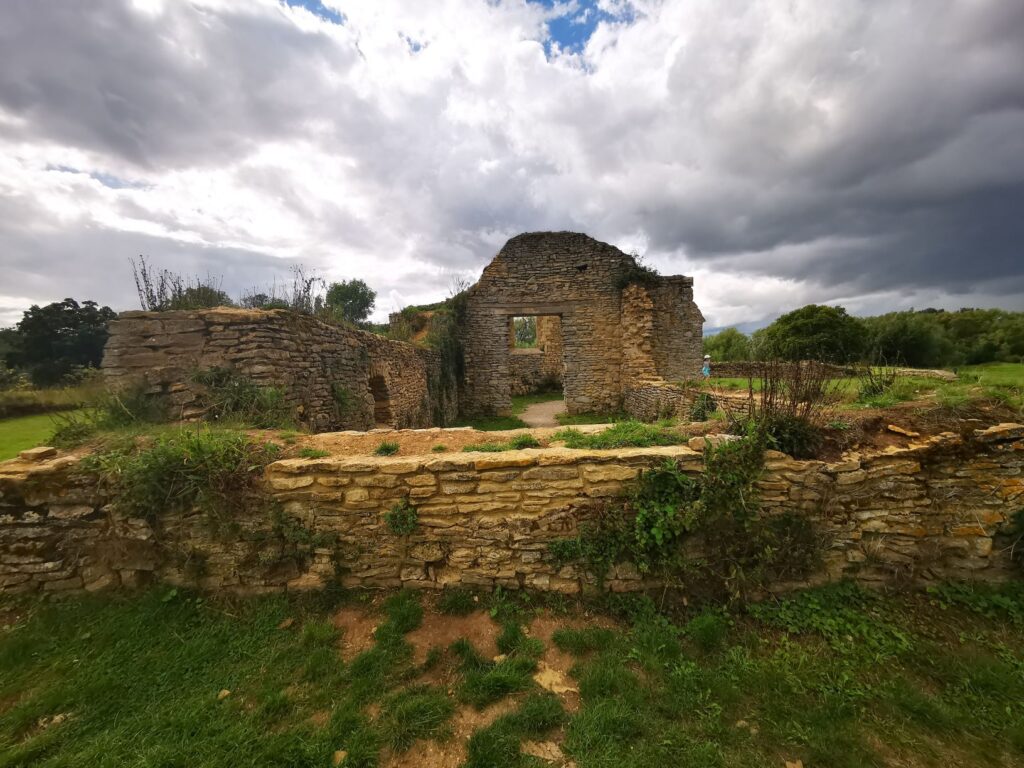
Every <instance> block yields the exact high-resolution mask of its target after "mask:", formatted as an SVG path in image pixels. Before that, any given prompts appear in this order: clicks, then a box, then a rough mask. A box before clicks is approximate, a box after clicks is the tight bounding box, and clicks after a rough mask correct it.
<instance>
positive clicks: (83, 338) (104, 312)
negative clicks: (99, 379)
mask: <svg viewBox="0 0 1024 768" xmlns="http://www.w3.org/2000/svg"><path fill="white" fill-rule="evenodd" d="M115 317H117V314H116V313H115V312H114V310H112V309H111V308H110V307H100V306H99V305H97V304H96V302H95V301H83V302H82V303H81V304H79V303H78V302H77V301H75V300H74V299H64V301H57V302H54V303H52V304H47V305H46V306H45V307H40V306H38V305H35V304H34V305H32V307H30V308H29V309H28V310H27V311H26V312H25V314H24V316H23V317H22V318H21V322H19V323H18V325H17V328H16V331H17V337H16V340H15V345H14V346H15V349H14V350H12V351H11V352H10V353H8V355H7V363H8V365H11V366H13V367H17V368H23V369H24V370H25V371H26V372H27V373H28V375H29V378H30V379H31V380H32V383H33V384H35V385H36V386H52V385H54V384H58V383H60V381H61V379H63V378H64V377H65V376H67V375H68V374H69V373H71V372H72V371H74V370H75V369H76V368H80V367H81V368H87V367H98V366H99V364H100V362H102V360H103V345H104V344H106V343H107V336H108V333H107V323H109V322H110V321H111V320H113V319H114V318H115Z"/></svg>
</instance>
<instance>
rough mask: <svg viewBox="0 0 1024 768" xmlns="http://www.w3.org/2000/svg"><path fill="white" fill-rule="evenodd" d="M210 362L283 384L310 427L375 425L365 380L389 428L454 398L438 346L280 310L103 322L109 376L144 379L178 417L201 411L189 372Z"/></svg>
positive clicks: (426, 420) (442, 414) (410, 422)
mask: <svg viewBox="0 0 1024 768" xmlns="http://www.w3.org/2000/svg"><path fill="white" fill-rule="evenodd" d="M209 368H230V369H233V370H236V371H238V372H239V373H241V374H244V375H245V376H247V377H249V378H251V379H252V380H253V381H254V382H256V383H258V384H261V385H264V386H277V387H280V388H281V389H282V391H283V393H284V395H285V398H286V399H287V402H288V404H289V406H290V407H291V408H292V410H293V412H294V414H295V416H296V418H297V419H298V420H299V421H301V422H302V423H304V424H307V425H309V426H310V427H311V428H312V429H313V430H315V431H326V430H331V429H342V428H345V429H369V428H372V427H373V426H375V423H376V422H375V416H374V410H375V409H374V405H375V402H374V396H373V393H372V392H371V387H370V383H371V377H380V379H381V380H383V382H384V384H385V389H386V392H387V399H388V404H389V408H390V418H389V419H388V423H389V425H390V426H395V427H422V426H429V425H430V424H432V423H435V421H436V420H438V419H439V418H447V419H451V418H453V417H454V414H455V411H456V408H457V404H456V403H455V402H454V400H452V399H451V398H448V399H447V400H445V401H444V402H442V397H441V390H442V389H444V388H443V387H440V386H439V382H440V380H441V377H442V371H441V366H440V360H439V358H438V356H437V354H436V353H434V352H431V351H429V350H424V349H420V348H418V347H414V346H412V345H411V344H405V343H403V342H397V341H392V340H390V339H386V338H384V337H381V336H377V335H375V334H372V333H367V332H364V331H358V330H353V329H349V328H341V327H338V326H333V325H328V324H326V323H323V322H320V321H319V320H316V319H315V318H312V317H309V316H306V315H301V314H297V313H294V312H289V311H286V310H270V311H264V310H244V309H232V308H219V309H209V310H197V311H176V312H124V313H122V314H121V315H120V316H119V317H118V319H117V320H114V321H113V322H112V323H111V324H110V339H109V340H108V342H107V346H106V350H105V352H104V357H103V371H104V374H105V375H106V377H107V380H108V382H110V384H111V385H113V386H115V387H117V386H122V385H127V384H129V383H132V382H135V381H142V382H145V384H146V385H147V386H148V387H150V389H151V391H152V392H153V393H154V394H157V393H160V394H163V395H165V396H166V397H167V399H168V402H169V403H170V407H171V409H172V414H171V415H172V416H173V417H175V418H184V419H190V418H196V417H198V416H199V415H201V413H202V410H203V408H204V400H203V389H202V387H201V386H199V385H197V384H196V383H195V382H194V381H193V376H194V374H195V373H196V372H197V371H199V370H204V369H209ZM453 389H454V388H453V387H448V388H447V390H445V391H452V390H453Z"/></svg>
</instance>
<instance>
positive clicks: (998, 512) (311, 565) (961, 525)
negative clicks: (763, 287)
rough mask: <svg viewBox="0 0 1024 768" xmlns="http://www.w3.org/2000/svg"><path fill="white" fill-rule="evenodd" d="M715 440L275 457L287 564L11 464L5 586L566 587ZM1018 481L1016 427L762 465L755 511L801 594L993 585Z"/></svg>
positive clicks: (1, 505)
mask: <svg viewBox="0 0 1024 768" xmlns="http://www.w3.org/2000/svg"><path fill="white" fill-rule="evenodd" d="M708 439H709V438H694V440H692V441H691V444H692V445H693V448H692V449H691V448H690V447H684V446H673V447H664V448H635V449H625V450H619V451H572V450H567V449H542V450H526V451H512V452H507V453H498V454H480V453H476V454H474V453H460V454H445V455H440V456H419V457H409V458H403V457H391V458H376V457H344V458H326V459H289V460H284V461H279V462H276V463H274V464H272V465H271V466H270V467H269V468H268V470H267V484H268V488H269V491H270V493H272V494H273V495H274V497H276V499H277V500H278V501H280V502H281V505H282V509H283V512H284V515H285V517H286V518H287V519H288V520H291V521H292V524H293V525H297V526H301V528H302V529H303V530H305V531H307V533H308V534H309V535H308V537H307V538H308V539H309V540H310V542H314V543H307V544H305V545H304V549H302V550H301V551H300V552H299V553H298V554H296V553H295V552H292V551H290V550H288V548H287V547H285V546H284V544H282V543H281V542H280V541H279V540H275V539H274V538H273V537H272V536H271V537H268V536H261V535H258V534H259V533H260V532H267V531H270V530H272V528H273V526H272V523H271V521H270V520H269V519H267V515H266V513H265V512H261V513H260V514H256V513H255V512H254V513H253V515H252V516H251V517H249V518H248V519H245V520H241V521H238V522H239V523H240V526H241V533H239V534H238V535H234V536H232V537H229V538H227V539H219V538H217V537H216V536H212V535H211V533H210V528H209V526H207V525H206V524H205V522H204V520H203V517H202V516H201V515H199V514H193V515H184V516H173V517H168V518H166V519H162V520H160V521H159V522H158V527H157V529H154V528H152V527H151V526H150V524H149V523H146V522H144V521H142V520H137V519H125V518H124V517H123V516H120V515H119V514H118V513H117V512H116V507H115V508H112V507H110V506H109V505H108V502H109V499H105V498H103V497H102V495H101V494H100V493H99V492H98V491H97V490H96V487H95V485H94V484H92V483H90V482H88V481H86V480H83V479H82V478H76V477H75V476H74V468H75V460H74V459H61V458H58V459H55V460H44V461H41V462H36V463H30V462H20V461H13V462H7V463H4V464H0V591H8V592H12V591H29V590H43V591H60V590H78V589H83V588H84V589H98V588H102V587H109V586H116V585H118V584H128V585H134V584H137V583H139V582H140V581H142V580H144V579H147V578H151V577H152V578H156V579H160V580H164V581H168V582H171V583H190V584H198V585H200V586H204V587H207V588H212V589H213V588H215V589H234V590H245V591H262V590H273V589H283V588H287V587H290V588H307V587H311V586H316V585H317V584H320V583H322V582H323V580H324V579H326V578H330V577H332V576H334V575H335V574H337V575H340V576H341V578H342V580H343V581H344V583H346V584H350V585H364V586H398V585H406V586H416V587H433V588H437V587H442V586H444V585H446V584H464V585H473V586H482V587H494V586H498V585H501V586H505V587H518V586H527V587H533V588H536V589H545V590H558V591H564V592H576V591H578V590H580V589H582V588H584V587H585V586H586V585H588V584H592V583H593V580H592V578H591V577H590V576H588V575H587V574H585V573H583V572H581V570H580V569H579V568H577V567H575V566H565V567H558V566H556V565H555V563H554V562H553V560H552V558H551V555H550V554H549V552H548V544H549V543H550V542H551V541H553V540H556V539H561V538H565V537H568V536H571V535H573V533H574V532H575V531H576V529H577V526H578V525H579V523H580V521H581V520H584V519H586V518H587V517H588V516H592V515H594V514H598V513H599V511H598V510H599V507H596V506H595V503H596V502H599V501H600V500H601V499H603V498H607V497H609V496H612V495H614V494H617V493H619V492H620V491H621V490H622V488H623V484H624V483H626V482H629V481H631V480H632V479H634V478H635V477H636V475H637V474H638V473H639V472H640V471H641V470H643V469H644V468H648V467H652V466H656V465H658V464H661V463H663V462H664V461H666V460H673V461H676V462H678V463H679V465H680V466H681V467H682V468H683V469H684V470H685V471H688V472H700V471H701V470H702V455H701V453H700V450H701V449H702V448H703V444H704V443H705V442H706V441H707V440H708ZM1022 470H1024V426H1022V425H1000V426H998V427H993V428H990V429H987V430H983V431H978V432H976V433H975V435H974V437H973V438H971V439H968V440H964V439H963V438H960V437H958V436H956V435H953V434H944V435H941V436H938V437H936V438H932V439H928V440H923V441H920V442H918V443H915V444H912V445H910V446H909V447H907V448H902V449H896V448H892V449H888V450H886V451H884V452H882V453H876V454H871V455H867V454H865V455H853V454H851V455H847V456H845V457H844V458H843V460H841V461H837V462H831V463H828V462H820V461H795V460H793V459H791V458H789V457H787V456H785V455H783V454H779V453H776V452H768V454H767V456H766V472H765V474H764V476H763V477H762V478H761V480H760V481H759V482H758V484H757V485H758V490H759V494H760V498H761V501H762V505H763V509H764V514H777V513H782V512H792V513H797V514H802V515H806V516H807V517H808V518H809V519H810V520H811V521H812V523H813V524H814V527H815V530H816V532H817V534H818V536H819V538H820V541H821V542H822V546H823V548H824V562H823V565H822V568H821V570H820V571H819V572H817V573H816V574H814V575H813V576H812V577H811V579H810V580H809V581H810V582H821V581H826V580H829V579H838V578H841V577H851V578H854V579H857V580H859V581H862V582H865V583H873V582H879V581H883V580H891V579H893V578H898V579H901V580H903V581H905V582H908V583H918V584H922V583H929V582H931V581H934V580H936V579H947V578H952V579H960V578H968V579H986V580H999V579H1004V578H1007V577H1009V576H1010V575H1011V574H1012V573H1013V572H1014V571H1013V570H1012V569H1013V568H1014V567H1015V566H1013V565H1012V564H1011V563H1010V560H1009V552H1008V551H1007V548H1006V546H1005V544H1004V543H1003V542H1002V541H1001V540H1000V535H1001V533H1000V532H1001V531H1004V530H1005V529H1006V526H1007V523H1008V520H1009V518H1010V516H1011V515H1013V514H1014V513H1016V512H1017V511H1018V510H1019V509H1021V505H1022V503H1024V474H1022ZM402 499H409V501H410V502H411V503H412V504H413V505H414V506H415V507H416V508H417V510H418V518H419V522H418V526H417V529H416V531H415V532H414V533H413V534H411V535H409V536H398V535H395V534H393V533H391V532H390V531H389V529H388V527H387V525H386V523H385V517H384V516H385V514H386V513H387V512H388V510H390V509H391V508H392V506H393V505H395V504H396V503H398V502H399V501H400V500H402ZM326 542H332V543H331V544H330V545H327V544H326ZM197 564H201V566H202V567H201V568H199V567H196V566H197ZM1017 567H1019V566H1017ZM608 586H609V587H610V588H612V589H616V590H628V589H636V588H638V587H640V586H641V581H640V578H639V575H638V574H637V573H636V571H635V569H633V568H632V567H631V566H629V565H620V566H617V567H616V568H615V569H614V570H613V572H612V573H611V575H610V579H609V581H608ZM782 586H785V587H788V586H794V585H782Z"/></svg>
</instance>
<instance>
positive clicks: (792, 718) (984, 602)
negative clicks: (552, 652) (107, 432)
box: [0, 582, 1024, 768]
mask: <svg viewBox="0 0 1024 768" xmlns="http://www.w3.org/2000/svg"><path fill="white" fill-rule="evenodd" d="M467 595H468V593H464V592H458V591H453V592H452V603H453V605H452V606H451V607H452V608H453V609H454V611H453V612H457V613H464V612H465V611H467V610H471V605H470V600H469V599H468V598H467ZM542 602H545V601H544V600H539V599H537V598H536V596H533V597H530V596H523V597H519V596H518V595H514V594H511V593H510V594H508V595H505V594H504V593H503V594H501V595H496V596H495V597H494V598H493V599H492V600H491V601H490V605H491V608H492V615H493V617H494V619H495V620H496V621H499V622H500V623H501V624H502V629H501V632H500V646H501V650H502V651H503V652H504V653H505V654H506V655H505V657H504V658H499V660H497V661H494V660H491V659H490V658H484V657H482V656H481V654H480V652H479V651H478V650H477V649H475V648H474V647H473V646H472V645H471V644H470V643H469V642H468V641H466V640H460V641H457V642H456V643H455V644H454V645H453V646H452V647H451V648H450V649H448V650H440V649H435V650H434V651H433V652H432V653H431V654H430V655H429V656H428V663H426V664H423V665H417V664H416V663H415V661H414V659H413V652H412V647H411V645H410V643H409V641H408V639H407V638H406V635H407V633H409V632H410V631H413V630H415V629H416V628H417V627H419V626H420V624H421V622H422V621H423V620H424V609H423V607H422V605H421V604H420V601H419V597H418V595H416V594H415V593H411V592H399V593H395V594H392V595H391V596H390V597H388V599H387V600H385V601H384V603H383V605H381V606H380V608H379V611H380V616H379V619H378V623H377V628H376V630H375V632H374V642H373V645H372V647H370V648H369V649H368V650H366V651H364V652H363V653H361V654H359V655H358V656H356V657H355V658H353V659H352V660H351V661H349V662H347V663H346V662H343V661H342V659H341V657H340V656H339V653H338V643H339V641H340V639H341V637H340V633H339V630H337V629H336V628H335V624H334V622H333V621H332V620H331V610H332V609H331V608H329V607H328V604H327V603H326V601H321V600H319V599H310V598H306V599H305V600H302V601H297V600H292V601H289V600H288V599H286V598H284V597H281V596H276V597H264V598H253V599H248V600H231V601H227V602H222V601H215V600H213V599H204V598H202V597H199V596H195V595H192V594H186V593H184V592H179V591H177V590H173V589H169V588H166V587H163V588H156V589H152V590H150V591H147V592H143V593H138V594H135V595H131V596H117V597H113V596H78V597H71V598H68V599H65V600H62V601H60V602H41V601H30V600H28V599H18V600H16V601H15V600H14V599H13V598H7V599H6V602H4V603H0V608H9V609H12V612H11V613H8V614H6V615H4V616H3V617H0V623H3V624H9V625H10V626H9V627H8V628H5V629H4V630H2V631H0V766H26V765H32V766H41V767H42V768H50V767H51V766H52V767H56V766H62V767H64V766H67V767H68V768H86V767H88V768H92V766H101V767H102V766H127V767H129V768H136V767H137V768H143V767H144V766H147V767H148V766H158V765H159V766H186V765H188V766H198V767H199V768H207V767H209V768H213V767H214V766H224V765H246V766H261V767H263V766H265V767H266V768H270V767H271V766H326V765H330V764H331V758H332V755H333V754H334V753H335V751H336V750H344V751H345V752H347V754H348V757H347V759H346V762H345V763H344V765H346V766H363V767H369V766H375V765H377V764H379V763H383V762H384V761H385V759H386V756H387V755H388V754H390V753H392V752H398V753H401V752H402V751H404V750H407V749H409V748H410V746H412V745H414V744H415V743H416V742H417V740H419V739H427V740H431V739H435V740H443V739H445V738H447V737H448V734H449V731H450V723H451V721H452V718H453V717H454V716H455V713H456V712H457V711H458V709H459V708H460V707H474V708H475V707H486V706H488V705H489V704H491V703H493V702H495V701H500V700H502V699H505V698H507V697H512V698H511V700H510V701H511V704H512V707H511V710H510V711H508V712H507V713H506V714H503V715H502V716H501V717H499V718H497V719H496V720H494V721H493V722H491V723H490V724H489V725H488V726H486V727H482V728H479V729H478V730H476V731H475V732H474V733H473V734H472V736H471V738H470V740H469V743H468V745H467V751H468V754H467V761H466V763H465V765H467V766H470V767H471V768H473V767H476V768H483V766H488V768H491V767H493V768H502V767H509V766H511V767H514V768H534V767H535V766H540V765H542V763H541V762H539V761H536V760H535V759H534V758H531V757H528V756H526V755H524V754H523V752H522V749H523V744H524V743H525V742H526V741H534V742H538V741H547V740H553V741H555V742H557V743H559V745H560V747H561V749H562V751H563V752H564V754H565V755H566V757H567V759H571V760H572V761H573V762H574V763H575V764H576V765H577V766H579V768H641V767H645V766H651V765H666V766H668V765H685V766H718V767H720V768H726V767H727V766H749V768H776V767H777V766H781V765H783V764H784V763H785V761H790V762H796V761H797V760H800V761H802V762H803V764H804V765H806V766H820V767H822V768H861V767H862V766H878V767H879V768H881V767H882V766H886V765H913V766H945V765H977V766H992V767H993V768H995V766H1009V765H1020V764H1024V704H1022V702H1024V633H1022V632H1021V628H1022V626H1024V585H1022V584H1021V583H1020V582H1017V583H1013V584H1009V585H1006V586H1003V587H984V588H982V587H970V586H965V585H942V586H939V587H936V588H934V589H932V590H930V591H929V592H927V593H909V594H889V595H885V594H881V593H868V592H865V591H864V590H862V589H860V588H857V587H855V586H852V585H851V584H847V583H840V584H837V585H832V586H830V587H826V588H822V589H815V590H808V591H805V592H801V593H795V594H792V595H789V596H788V597H785V598H783V599H780V600H770V601H767V602H765V603H761V604H758V605H756V606H754V607H751V608H750V609H749V610H746V611H744V610H742V609H739V608H737V609H734V610H733V611H731V612H730V611H726V610H724V609H722V608H714V607H706V608H704V609H703V610H699V611H694V612H687V610H686V609H684V608H683V607H682V606H678V605H677V606H676V607H675V608H673V610H674V611H675V610H678V611H680V612H681V613H679V614H672V615H663V614H659V613H658V612H657V611H656V610H655V607H654V603H653V602H652V601H650V600H647V599H645V598H635V597H624V596H616V597H615V598H614V600H609V601H608V602H607V605H608V606H609V607H612V606H614V607H616V608H617V611H616V615H617V616H619V617H620V619H619V621H620V623H618V624H616V625H614V626H613V628H608V627H607V626H606V624H607V622H605V621H602V622H600V626H598V622H596V621H593V624H592V625H591V626H586V624H581V623H580V622H581V621H582V622H587V621H588V619H587V618H586V616H591V617H593V611H595V610H598V609H599V606H600V605H602V604H600V603H594V604H590V605H589V606H588V610H589V613H587V614H582V613H581V614H579V615H578V616H577V618H576V619H575V620H573V621H572V627H571V628H570V627H562V628H560V629H558V630H557V631H556V632H555V633H554V635H553V638H552V640H553V642H554V644H555V645H557V646H558V647H559V648H560V649H562V650H564V651H566V652H568V653H570V654H572V655H573V657H574V658H575V662H574V665H573V666H572V667H571V670H570V672H569V676H570V678H571V680H572V681H573V682H575V684H576V685H577V686H578V688H579V696H580V707H579V709H578V710H576V711H574V712H572V713H571V714H570V713H568V712H567V711H566V708H565V707H564V706H563V703H562V702H560V701H559V699H558V697H556V696H554V695H552V694H550V693H547V692H545V691H543V690H541V689H540V688H539V687H538V686H537V684H536V683H535V682H534V681H533V679H532V675H533V673H534V670H535V669H536V665H537V662H538V657H539V654H540V652H541V644H540V642H539V641H538V640H537V639H536V638H533V637H530V636H529V635H528V634H527V633H526V632H525V630H524V623H525V621H526V620H527V619H528V618H529V616H530V613H531V612H532V610H534V606H535V605H536V604H537V603H542ZM481 603H483V604H487V603H486V601H481ZM668 604H671V600H669V601H668ZM626 617H629V618H626ZM286 618H291V619H293V623H291V625H284V627H285V628H282V622H283V620H284V619H286ZM485 620H486V619H485ZM591 620H592V619H591ZM567 622H568V620H567ZM428 669H429V670H432V671H431V672H430V673H429V674H430V675H431V677H430V678H427V679H424V678H423V677H422V675H423V674H424V673H425V670H428ZM434 676H439V677H434ZM221 691H228V692H229V693H228V694H227V695H225V696H223V697H221V696H219V692H221ZM314 715H316V717H314ZM412 748H413V749H416V747H415V746H412ZM410 754H412V753H410Z"/></svg>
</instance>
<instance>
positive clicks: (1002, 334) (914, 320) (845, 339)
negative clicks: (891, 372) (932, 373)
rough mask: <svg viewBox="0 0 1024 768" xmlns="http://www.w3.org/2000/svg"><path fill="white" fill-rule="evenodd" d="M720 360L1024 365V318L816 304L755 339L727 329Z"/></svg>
mask: <svg viewBox="0 0 1024 768" xmlns="http://www.w3.org/2000/svg"><path fill="white" fill-rule="evenodd" d="M704 353H705V354H708V355H711V358H712V360H718V361H723V362H728V361H739V360H769V359H782V360H822V361H825V362H830V363H840V364H843V363H854V362H864V363H871V364H879V363H888V364H894V365H895V364H898V365H907V366H912V367H915V368H953V367H956V366H959V365H977V364H981V363H993V362H1007V363H1020V362H1024V312H1008V311H1006V310H1002V309H969V308H965V309H960V310H957V311H951V312H947V311H945V310H941V309H922V310H907V311H902V312H889V313H888V314H884V315H877V316H875V317H854V316H853V315H850V314H848V313H847V312H846V310H845V309H844V308H843V307H838V306H824V305H819V304H808V305H807V306H806V307H801V308H800V309H797V310H794V311H792V312H788V313H787V314H785V315H782V316H781V317H779V318H778V319H777V320H775V322H773V323H772V324H771V325H769V326H767V327H765V328H762V329H761V330H758V331H755V332H754V333H752V334H750V335H749V336H748V335H746V334H744V333H742V332H740V331H738V330H736V329H735V328H726V329H725V330H723V331H721V332H720V333H717V334H715V335H714V336H709V337H707V338H705V339H704Z"/></svg>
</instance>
